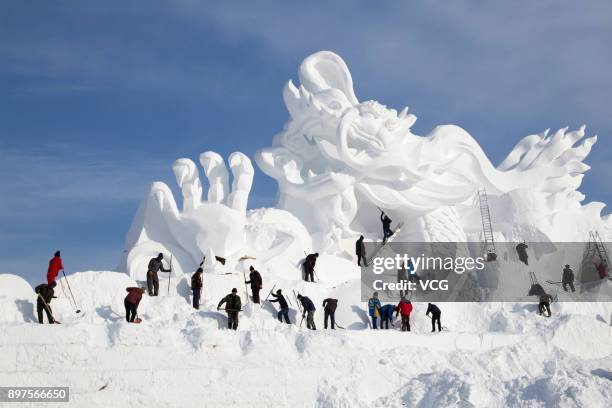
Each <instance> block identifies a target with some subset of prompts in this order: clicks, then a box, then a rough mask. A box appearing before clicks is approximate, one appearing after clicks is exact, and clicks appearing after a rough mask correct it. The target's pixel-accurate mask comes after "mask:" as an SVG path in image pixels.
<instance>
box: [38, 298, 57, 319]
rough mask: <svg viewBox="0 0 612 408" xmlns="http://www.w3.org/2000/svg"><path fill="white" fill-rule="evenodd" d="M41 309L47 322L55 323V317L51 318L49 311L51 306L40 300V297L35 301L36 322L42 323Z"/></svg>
mask: <svg viewBox="0 0 612 408" xmlns="http://www.w3.org/2000/svg"><path fill="white" fill-rule="evenodd" d="M43 310H44V311H45V313H46V314H47V320H48V321H49V323H55V319H53V314H52V313H53V312H52V311H51V306H49V304H48V303H47V305H46V306H45V304H44V303H43V302H41V301H40V299H39V300H38V301H37V302H36V314H37V315H38V323H40V324H43Z"/></svg>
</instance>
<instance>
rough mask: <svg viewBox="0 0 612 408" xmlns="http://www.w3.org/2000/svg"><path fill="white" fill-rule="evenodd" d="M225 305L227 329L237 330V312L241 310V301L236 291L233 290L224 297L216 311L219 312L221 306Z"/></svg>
mask: <svg viewBox="0 0 612 408" xmlns="http://www.w3.org/2000/svg"><path fill="white" fill-rule="evenodd" d="M224 303H225V311H226V313H227V328H228V329H232V330H238V312H240V311H241V310H242V301H241V300H240V296H238V289H236V288H233V289H232V293H230V294H228V295H227V296H225V297H224V298H223V299H221V301H220V302H219V304H218V305H217V310H221V305H223V304H224Z"/></svg>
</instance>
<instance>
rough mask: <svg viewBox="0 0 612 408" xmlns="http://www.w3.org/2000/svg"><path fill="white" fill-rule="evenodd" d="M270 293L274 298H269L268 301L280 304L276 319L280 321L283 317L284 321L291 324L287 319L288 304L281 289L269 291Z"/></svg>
mask: <svg viewBox="0 0 612 408" xmlns="http://www.w3.org/2000/svg"><path fill="white" fill-rule="evenodd" d="M270 295H272V296H273V297H274V299H270V302H278V305H279V306H280V310H279V311H278V314H277V315H276V316H277V317H278V321H279V322H281V323H282V322H283V318H284V319H285V323H287V324H291V321H289V305H288V304H287V299H285V296H284V295H283V293H282V291H281V290H280V289H278V290H277V291H276V293H272V291H270Z"/></svg>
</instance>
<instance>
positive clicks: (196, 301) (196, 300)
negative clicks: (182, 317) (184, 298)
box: [193, 288, 202, 309]
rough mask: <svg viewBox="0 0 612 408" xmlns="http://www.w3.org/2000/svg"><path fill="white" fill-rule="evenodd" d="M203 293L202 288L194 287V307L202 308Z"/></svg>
mask: <svg viewBox="0 0 612 408" xmlns="http://www.w3.org/2000/svg"><path fill="white" fill-rule="evenodd" d="M201 293H202V288H194V289H193V308H194V309H199V308H200V294H201Z"/></svg>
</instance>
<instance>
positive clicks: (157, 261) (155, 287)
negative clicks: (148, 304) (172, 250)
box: [147, 254, 172, 296]
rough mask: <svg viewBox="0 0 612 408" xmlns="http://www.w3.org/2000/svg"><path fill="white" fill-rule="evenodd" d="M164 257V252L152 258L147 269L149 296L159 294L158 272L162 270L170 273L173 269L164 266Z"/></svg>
mask: <svg viewBox="0 0 612 408" xmlns="http://www.w3.org/2000/svg"><path fill="white" fill-rule="evenodd" d="M162 259H164V254H159V255H157V258H151V260H150V261H149V266H148V269H147V290H148V291H149V296H157V294H158V292H159V277H158V276H157V272H159V271H162V272H168V273H170V272H171V271H172V270H171V269H166V268H164V264H163V263H162Z"/></svg>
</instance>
